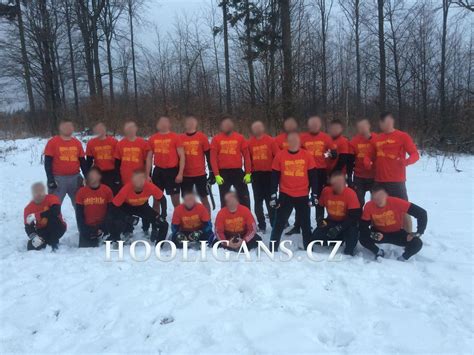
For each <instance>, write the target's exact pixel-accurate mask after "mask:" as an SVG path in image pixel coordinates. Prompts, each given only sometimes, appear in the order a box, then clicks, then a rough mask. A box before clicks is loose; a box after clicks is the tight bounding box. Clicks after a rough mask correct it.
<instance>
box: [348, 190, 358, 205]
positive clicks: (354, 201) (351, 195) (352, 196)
mask: <svg viewBox="0 0 474 355" xmlns="http://www.w3.org/2000/svg"><path fill="white" fill-rule="evenodd" d="M348 191H349V192H348V194H347V209H348V210H354V209H358V208H360V203H359V199H358V198H357V194H356V193H355V191H354V190H352V189H351V188H349V190H348Z"/></svg>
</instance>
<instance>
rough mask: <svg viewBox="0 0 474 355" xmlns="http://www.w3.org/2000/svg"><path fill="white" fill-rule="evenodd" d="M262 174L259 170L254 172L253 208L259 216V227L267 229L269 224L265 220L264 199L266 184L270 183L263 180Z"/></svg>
mask: <svg viewBox="0 0 474 355" xmlns="http://www.w3.org/2000/svg"><path fill="white" fill-rule="evenodd" d="M263 180H264V179H263V178H262V175H261V174H260V173H259V172H255V173H253V174H252V190H253V201H254V203H253V205H254V206H253V208H254V212H255V216H256V217H257V222H258V228H259V229H260V230H265V229H266V227H267V225H266V222H265V214H264V212H263V200H264V191H265V184H267V185H270V184H269V182H268V181H266V182H265V181H263Z"/></svg>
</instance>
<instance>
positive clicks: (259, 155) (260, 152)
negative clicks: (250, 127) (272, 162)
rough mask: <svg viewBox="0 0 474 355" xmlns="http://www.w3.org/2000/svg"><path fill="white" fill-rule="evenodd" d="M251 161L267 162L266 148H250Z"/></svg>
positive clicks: (261, 146)
mask: <svg viewBox="0 0 474 355" xmlns="http://www.w3.org/2000/svg"><path fill="white" fill-rule="evenodd" d="M252 159H253V160H267V159H268V146H266V145H257V146H254V147H253V148H252Z"/></svg>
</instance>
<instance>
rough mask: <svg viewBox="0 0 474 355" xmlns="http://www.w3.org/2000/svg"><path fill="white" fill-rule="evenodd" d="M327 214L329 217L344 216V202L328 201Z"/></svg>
mask: <svg viewBox="0 0 474 355" xmlns="http://www.w3.org/2000/svg"><path fill="white" fill-rule="evenodd" d="M327 209H328V214H329V215H331V216H337V217H344V216H345V215H346V204H345V202H344V201H339V200H328V203H327Z"/></svg>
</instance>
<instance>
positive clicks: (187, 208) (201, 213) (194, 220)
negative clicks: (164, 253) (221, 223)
mask: <svg viewBox="0 0 474 355" xmlns="http://www.w3.org/2000/svg"><path fill="white" fill-rule="evenodd" d="M171 240H172V241H173V243H175V245H176V247H177V248H182V247H183V241H188V242H199V241H201V240H202V241H208V242H209V243H211V242H212V241H213V240H214V233H213V231H212V223H211V215H210V214H209V211H208V210H207V208H206V207H204V205H203V204H202V203H198V202H197V201H196V195H195V194H194V193H193V192H191V191H186V192H185V193H184V195H183V203H182V204H180V205H179V206H178V207H176V208H175V209H174V212H173V220H172V222H171Z"/></svg>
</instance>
